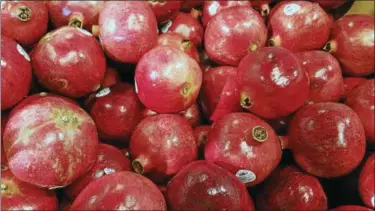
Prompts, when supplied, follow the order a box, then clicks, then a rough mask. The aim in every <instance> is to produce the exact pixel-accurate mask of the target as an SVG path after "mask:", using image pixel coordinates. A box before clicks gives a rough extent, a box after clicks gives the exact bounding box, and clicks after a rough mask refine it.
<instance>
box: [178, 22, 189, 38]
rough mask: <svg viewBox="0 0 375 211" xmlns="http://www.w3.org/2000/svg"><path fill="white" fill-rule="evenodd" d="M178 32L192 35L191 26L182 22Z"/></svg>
mask: <svg viewBox="0 0 375 211" xmlns="http://www.w3.org/2000/svg"><path fill="white" fill-rule="evenodd" d="M175 31H176V32H177V33H180V34H182V35H183V36H184V37H189V35H190V32H191V30H190V27H188V26H187V25H186V24H181V25H179V26H178V27H177V28H176V30H175Z"/></svg>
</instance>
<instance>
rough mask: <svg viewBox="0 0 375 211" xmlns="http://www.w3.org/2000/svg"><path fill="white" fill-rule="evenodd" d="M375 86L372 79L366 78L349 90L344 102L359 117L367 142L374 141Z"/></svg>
mask: <svg viewBox="0 0 375 211" xmlns="http://www.w3.org/2000/svg"><path fill="white" fill-rule="evenodd" d="M374 97H375V87H374V79H371V80H367V81H365V82H364V83H362V84H361V85H359V86H358V87H357V88H355V89H354V90H353V91H351V92H350V93H349V94H348V96H347V98H346V101H345V104H346V105H348V106H349V107H351V108H352V109H353V110H354V111H355V112H356V113H357V114H358V116H359V118H360V119H361V122H362V125H363V128H364V129H365V134H366V139H367V143H369V144H370V143H372V144H374V143H375V134H374V133H375V123H374V121H375V117H374V116H375V114H374V104H375V100H374Z"/></svg>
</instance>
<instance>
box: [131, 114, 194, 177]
mask: <svg viewBox="0 0 375 211" xmlns="http://www.w3.org/2000/svg"><path fill="white" fill-rule="evenodd" d="M172 142H173V143H172ZM171 144H173V147H171ZM130 154H131V155H132V157H133V158H134V160H133V162H132V166H133V169H134V170H135V171H136V172H137V173H139V174H145V175H147V176H149V177H150V178H151V179H152V180H153V181H156V182H161V181H164V179H167V178H169V177H171V176H173V175H174V174H176V173H177V172H179V171H180V170H181V168H183V167H184V166H186V165H187V164H189V163H190V162H192V161H194V160H196V159H197V156H198V155H197V144H196V141H195V139H194V133H193V129H192V128H191V126H190V125H189V122H188V121H187V120H186V119H185V118H183V117H181V116H179V115H174V114H158V115H155V116H150V117H147V118H145V119H144V120H142V121H141V123H139V125H138V126H137V127H136V129H135V130H134V133H133V135H132V137H131V140H130Z"/></svg>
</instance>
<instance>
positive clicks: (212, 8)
mask: <svg viewBox="0 0 375 211" xmlns="http://www.w3.org/2000/svg"><path fill="white" fill-rule="evenodd" d="M219 6H220V4H219V2H218V1H215V2H214V3H213V4H211V5H210V6H209V7H208V13H209V14H210V15H214V14H216V13H217V9H218V8H219Z"/></svg>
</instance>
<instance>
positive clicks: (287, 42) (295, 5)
mask: <svg viewBox="0 0 375 211" xmlns="http://www.w3.org/2000/svg"><path fill="white" fill-rule="evenodd" d="M279 4H280V5H278V6H277V7H276V8H275V9H274V10H275V11H274V12H273V13H272V15H270V18H269V25H268V26H269V28H270V30H271V34H272V36H271V40H273V41H274V46H279V47H284V48H287V49H289V50H291V51H293V52H300V51H308V50H317V49H321V48H322V47H323V46H324V44H325V43H326V42H327V41H328V39H329V35H330V30H331V26H332V19H331V18H330V17H329V16H328V14H327V13H326V12H325V11H324V10H323V9H322V8H321V7H320V6H319V5H318V4H317V3H312V2H308V1H283V2H281V3H279ZM288 8H289V10H288ZM285 11H287V12H285ZM288 14H290V15H288ZM288 25H289V26H290V28H289V27H288Z"/></svg>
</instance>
